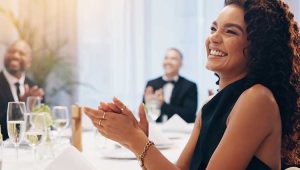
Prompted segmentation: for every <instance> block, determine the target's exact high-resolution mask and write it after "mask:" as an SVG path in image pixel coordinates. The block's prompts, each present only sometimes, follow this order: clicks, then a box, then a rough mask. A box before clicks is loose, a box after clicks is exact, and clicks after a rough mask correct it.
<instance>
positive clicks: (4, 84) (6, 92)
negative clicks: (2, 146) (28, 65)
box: [0, 71, 35, 140]
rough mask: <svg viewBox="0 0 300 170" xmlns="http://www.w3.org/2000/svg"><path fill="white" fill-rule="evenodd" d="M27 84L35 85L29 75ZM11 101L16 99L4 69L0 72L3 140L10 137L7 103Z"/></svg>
mask: <svg viewBox="0 0 300 170" xmlns="http://www.w3.org/2000/svg"><path fill="white" fill-rule="evenodd" d="M25 84H28V85H29V87H32V86H34V85H35V84H34V83H33V82H32V81H31V80H30V79H29V78H27V77H26V78H25ZM10 101H14V98H13V95H12V93H11V91H10V87H9V84H8V81H7V80H6V78H5V76H4V74H3V71H1V72H0V124H1V133H2V135H3V140H5V139H7V138H8V134H7V123H6V117H7V103H8V102H10Z"/></svg>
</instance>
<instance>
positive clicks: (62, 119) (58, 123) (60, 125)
mask: <svg viewBox="0 0 300 170" xmlns="http://www.w3.org/2000/svg"><path fill="white" fill-rule="evenodd" d="M52 119H53V126H54V127H55V128H56V129H57V132H58V136H60V133H61V131H62V130H63V129H65V128H66V127H67V126H68V125H69V112H68V108H67V107H66V106H54V107H53V109H52Z"/></svg>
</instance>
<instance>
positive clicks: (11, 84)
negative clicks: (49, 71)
mask: <svg viewBox="0 0 300 170" xmlns="http://www.w3.org/2000/svg"><path fill="white" fill-rule="evenodd" d="M3 74H4V76H5V78H6V80H7V82H8V84H9V87H10V91H11V93H12V95H13V98H14V100H15V102H18V101H19V98H18V95H17V87H16V85H15V83H17V82H18V83H19V84H20V95H21V96H22V95H23V94H24V93H25V86H24V83H25V74H22V76H21V78H20V79H18V78H16V77H15V76H13V75H11V74H10V73H9V72H8V71H7V70H6V69H3Z"/></svg>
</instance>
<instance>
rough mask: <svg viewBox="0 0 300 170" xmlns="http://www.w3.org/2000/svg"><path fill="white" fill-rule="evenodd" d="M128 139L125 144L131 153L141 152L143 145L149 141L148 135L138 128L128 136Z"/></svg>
mask: <svg viewBox="0 0 300 170" xmlns="http://www.w3.org/2000/svg"><path fill="white" fill-rule="evenodd" d="M130 139H131V140H130V141H129V143H128V144H127V146H128V149H129V150H131V151H132V152H133V153H142V152H143V150H144V147H145V143H147V142H148V141H149V139H148V137H147V136H146V135H145V133H144V132H143V131H142V130H138V131H137V133H135V134H134V135H133V136H131V137H130Z"/></svg>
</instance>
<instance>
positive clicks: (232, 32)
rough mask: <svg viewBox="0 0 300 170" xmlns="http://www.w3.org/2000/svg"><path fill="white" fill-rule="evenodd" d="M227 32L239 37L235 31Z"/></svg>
mask: <svg viewBox="0 0 300 170" xmlns="http://www.w3.org/2000/svg"><path fill="white" fill-rule="evenodd" d="M226 32H227V33H229V34H234V35H237V33H236V32H235V31H232V30H227V31H226Z"/></svg>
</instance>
